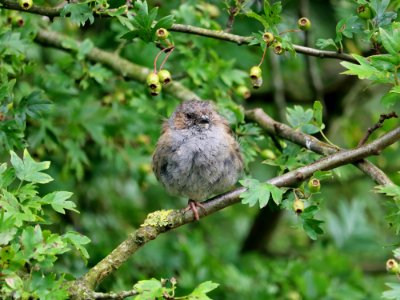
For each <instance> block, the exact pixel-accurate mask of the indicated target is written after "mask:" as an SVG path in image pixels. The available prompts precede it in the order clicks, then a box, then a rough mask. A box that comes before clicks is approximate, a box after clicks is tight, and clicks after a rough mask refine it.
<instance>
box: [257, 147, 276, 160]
mask: <svg viewBox="0 0 400 300" xmlns="http://www.w3.org/2000/svg"><path fill="white" fill-rule="evenodd" d="M260 154H261V157H262V158H264V159H271V160H274V159H276V155H275V153H274V152H273V151H272V150H269V149H265V150H263V151H261V152H260Z"/></svg>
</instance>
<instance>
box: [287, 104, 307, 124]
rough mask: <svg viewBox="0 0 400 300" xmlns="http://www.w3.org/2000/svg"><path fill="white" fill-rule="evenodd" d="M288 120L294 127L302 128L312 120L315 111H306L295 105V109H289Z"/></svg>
mask: <svg viewBox="0 0 400 300" xmlns="http://www.w3.org/2000/svg"><path fill="white" fill-rule="evenodd" d="M287 111H288V112H287V114H286V116H287V120H288V122H289V124H290V125H291V126H292V127H295V128H297V127H300V126H301V125H303V124H307V123H308V122H310V121H311V120H312V117H313V111H312V110H311V109H307V110H304V108H303V107H302V106H300V105H295V106H294V108H290V107H289V108H288V109H287Z"/></svg>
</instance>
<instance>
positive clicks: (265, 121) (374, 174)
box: [246, 109, 393, 185]
mask: <svg viewBox="0 0 400 300" xmlns="http://www.w3.org/2000/svg"><path fill="white" fill-rule="evenodd" d="M246 118H247V119H248V120H250V121H253V122H256V123H258V125H260V126H261V127H262V128H263V129H264V130H265V131H266V132H268V133H269V134H271V135H276V136H279V137H281V138H284V139H286V140H288V141H291V142H293V143H295V144H297V145H300V146H303V147H305V148H307V149H309V150H311V151H313V152H315V153H319V154H322V155H329V154H333V153H336V152H338V151H342V150H343V149H340V148H337V147H335V146H331V145H329V144H327V143H324V142H322V141H320V140H318V139H317V138H315V137H314V136H312V135H308V134H305V133H303V132H300V131H297V130H294V129H293V128H291V127H289V126H288V125H286V124H283V123H279V122H277V121H275V120H274V119H272V118H271V117H270V116H268V115H267V114H266V113H265V112H264V111H263V110H262V109H253V110H248V111H246ZM354 165H355V166H356V167H358V168H359V169H360V170H361V171H363V172H364V173H365V174H367V175H368V176H369V177H371V178H372V179H373V180H374V181H375V182H376V183H377V184H380V185H389V184H393V182H392V181H391V180H390V178H389V177H388V176H387V175H386V174H385V173H384V172H383V171H382V170H381V169H379V168H378V167H377V166H375V165H374V164H373V163H371V162H369V161H367V160H360V161H357V162H355V163H354Z"/></svg>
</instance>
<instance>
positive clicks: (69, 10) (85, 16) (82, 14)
mask: <svg viewBox="0 0 400 300" xmlns="http://www.w3.org/2000/svg"><path fill="white" fill-rule="evenodd" d="M60 16H61V17H67V16H70V20H71V21H72V22H75V23H76V24H78V25H81V26H83V25H85V23H86V22H87V21H89V22H90V24H93V22H94V16H93V12H92V10H91V9H90V7H89V5H88V4H87V3H68V4H66V5H64V7H63V9H62V10H61V13H60Z"/></svg>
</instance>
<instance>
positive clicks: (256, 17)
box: [246, 10, 269, 29]
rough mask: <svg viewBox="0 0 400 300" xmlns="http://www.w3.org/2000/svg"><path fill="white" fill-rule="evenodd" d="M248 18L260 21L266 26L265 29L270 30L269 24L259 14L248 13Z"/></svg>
mask: <svg viewBox="0 0 400 300" xmlns="http://www.w3.org/2000/svg"><path fill="white" fill-rule="evenodd" d="M246 16H247V17H249V18H253V19H256V20H257V21H259V22H260V23H261V24H262V25H263V26H264V28H265V29H268V28H269V24H268V22H267V21H266V20H265V19H264V18H263V17H262V16H260V15H259V14H256V13H255V12H254V11H251V10H250V11H247V12H246Z"/></svg>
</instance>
